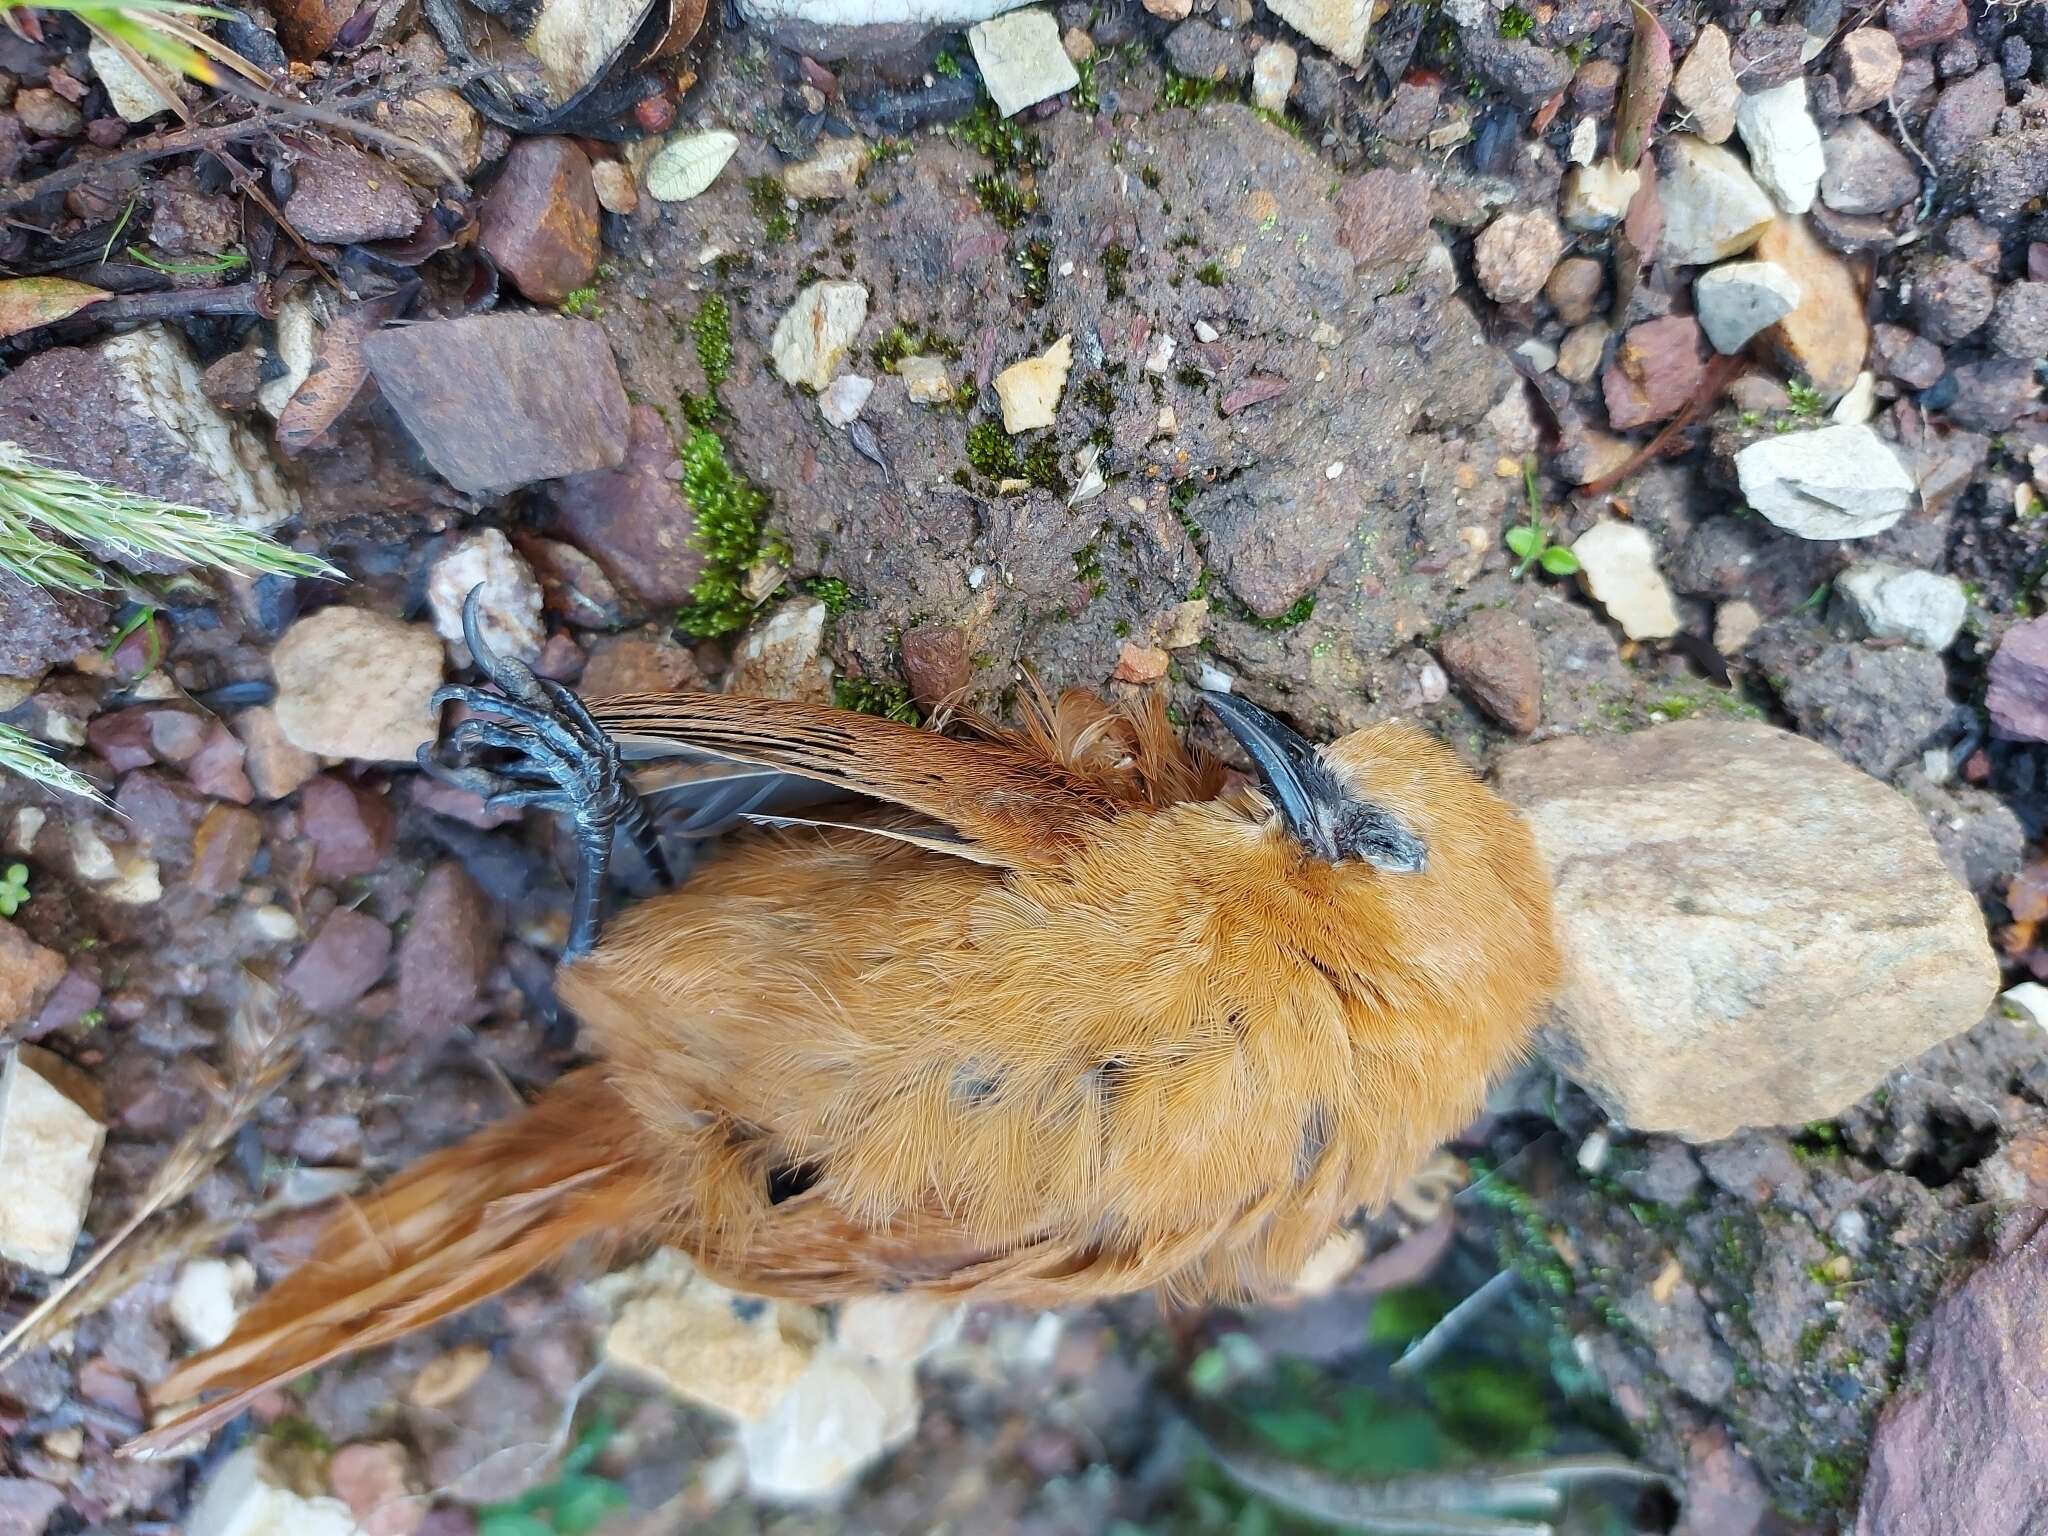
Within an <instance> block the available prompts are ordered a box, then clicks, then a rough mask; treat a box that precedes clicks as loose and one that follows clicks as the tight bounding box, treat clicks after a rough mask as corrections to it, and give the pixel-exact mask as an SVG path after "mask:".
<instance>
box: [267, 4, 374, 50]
mask: <svg viewBox="0 0 2048 1536" xmlns="http://www.w3.org/2000/svg"><path fill="white" fill-rule="evenodd" d="M358 9H359V7H358V6H357V4H356V0H282V3H281V4H280V5H279V6H278V7H277V35H278V40H279V41H280V42H282V43H283V44H284V46H285V51H286V52H287V53H289V54H290V55H291V56H292V57H293V58H294V59H297V60H299V61H300V62H301V63H306V62H310V61H311V60H313V59H317V58H319V57H320V55H321V54H323V53H325V52H326V51H327V50H328V49H329V48H332V47H333V46H334V40H335V39H336V38H337V37H339V36H341V29H342V28H343V27H344V26H345V25H347V23H348V19H349V18H350V17H351V16H353V15H355V13H356V11H357V10H358Z"/></svg>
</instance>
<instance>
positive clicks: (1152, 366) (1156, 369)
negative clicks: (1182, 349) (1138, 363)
mask: <svg viewBox="0 0 2048 1536" xmlns="http://www.w3.org/2000/svg"><path fill="white" fill-rule="evenodd" d="M1179 345H1180V343H1178V342H1176V341H1175V340H1174V339H1173V333H1172V332H1171V331H1161V332H1160V333H1159V334H1158V335H1157V336H1154V337H1153V338H1152V345H1151V346H1150V347H1149V348H1147V349H1146V352H1145V371H1146V372H1147V373H1154V374H1158V375H1159V376H1160V377H1161V378H1164V377H1165V376H1166V374H1167V372H1168V371H1169V370H1170V369H1171V368H1172V367H1173V354H1174V352H1175V351H1176V350H1177V349H1178V347H1179Z"/></svg>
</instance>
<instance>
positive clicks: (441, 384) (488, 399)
mask: <svg viewBox="0 0 2048 1536" xmlns="http://www.w3.org/2000/svg"><path fill="white" fill-rule="evenodd" d="M363 357H364V359H365V360H366V361H367V362H368V363H369V365H370V373H371V375H372V376H373V377H374V378H375V379H376V381H377V387H378V388H379V389H381V390H382V391H383V392H384V398H385V400H386V401H387V402H389V404H390V406H391V408H392V410H394V411H395V412H397V414H398V418H399V420H400V421H401V422H403V423H404V425H405V429H406V431H407V432H408V433H410V434H411V435H412V439H413V441H414V442H415V443H416V444H417V445H418V447H419V450H420V452H421V454H422V455H423V456H424V457H425V458H426V461H427V462H428V463H429V464H430V465H432V466H433V469H434V472H435V473H436V474H438V475H440V476H441V478H442V479H444V480H446V481H447V482H448V483H449V484H450V485H452V486H454V487H455V488H456V489H457V490H459V491H464V492H467V493H469V494H472V495H485V494H489V495H495V494H498V493H500V492H503V491H510V490H516V489H518V488H519V487H520V486H522V485H531V484H533V482H535V481H536V480H553V479H556V478H558V477H560V476H563V475H575V474H581V473H583V472H585V471H589V470H597V469H613V468H616V467H617V466H618V465H619V464H620V463H622V462H623V461H624V459H625V456H626V425H627V403H626V387H625V385H624V384H622V383H620V382H619V366H618V363H617V362H616V361H615V360H614V359H613V357H612V351H611V346H610V344H609V343H608V342H607V341H606V340H605V336H604V332H603V331H601V330H599V329H598V328H597V327H596V326H594V325H592V324H591V323H590V322H589V321H588V320H576V319H572V318H570V317H569V316H567V315H536V314H521V313H515V312H511V311H499V312H496V313H493V314H488V315H465V316H463V317H462V318H461V319H458V320H430V321H427V322H425V323H423V324H420V325H405V326H396V327H392V328H390V329H387V330H382V331H379V332H377V333H376V334H375V335H374V336H371V337H369V338H367V339H366V340H365V341H364V342H363Z"/></svg>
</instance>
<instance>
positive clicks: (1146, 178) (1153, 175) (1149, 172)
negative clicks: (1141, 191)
mask: <svg viewBox="0 0 2048 1536" xmlns="http://www.w3.org/2000/svg"><path fill="white" fill-rule="evenodd" d="M1138 180H1140V181H1142V182H1143V183H1145V189H1146V190H1147V191H1149V192H1157V191H1158V190H1159V182H1160V176H1159V167H1158V166H1156V165H1147V166H1141V167H1140V168H1139V170H1138Z"/></svg>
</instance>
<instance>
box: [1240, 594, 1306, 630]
mask: <svg viewBox="0 0 2048 1536" xmlns="http://www.w3.org/2000/svg"><path fill="white" fill-rule="evenodd" d="M1315 611H1316V600H1315V598H1314V597H1313V596H1311V595H1308V594H1303V595H1302V596H1300V597H1297V598H1296V599H1295V600H1294V601H1293V602H1292V603H1290V604H1289V605H1288V606H1287V608H1286V609H1285V610H1283V611H1282V612H1280V613H1276V614H1274V615H1273V617H1271V618H1270V619H1262V618H1260V617H1258V616H1257V615H1256V614H1253V615H1251V620H1250V622H1251V626H1252V628H1253V629H1263V630H1267V631H1269V632H1270V631H1275V630H1282V629H1292V628H1294V627H1295V626H1296V625H1297V624H1306V623H1307V622H1308V621H1309V616H1310V615H1311V614H1313V613H1314V612H1315Z"/></svg>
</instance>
